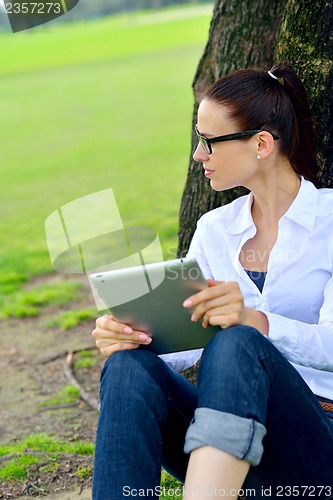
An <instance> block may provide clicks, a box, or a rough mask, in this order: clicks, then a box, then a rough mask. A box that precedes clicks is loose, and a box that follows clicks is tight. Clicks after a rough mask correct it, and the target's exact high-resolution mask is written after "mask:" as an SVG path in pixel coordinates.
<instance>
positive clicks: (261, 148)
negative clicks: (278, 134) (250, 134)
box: [256, 130, 275, 159]
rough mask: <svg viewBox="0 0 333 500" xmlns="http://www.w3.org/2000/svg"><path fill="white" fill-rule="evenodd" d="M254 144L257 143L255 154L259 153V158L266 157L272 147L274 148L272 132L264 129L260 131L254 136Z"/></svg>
mask: <svg viewBox="0 0 333 500" xmlns="http://www.w3.org/2000/svg"><path fill="white" fill-rule="evenodd" d="M256 144H257V151H256V153H257V155H260V157H261V158H263V159H264V158H267V156H269V155H270V154H271V153H272V151H273V149H274V148H275V142H274V139H273V137H272V134H270V133H269V132H266V131H265V130H264V131H263V132H260V133H259V134H258V136H257V137H256Z"/></svg>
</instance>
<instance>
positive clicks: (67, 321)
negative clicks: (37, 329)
mask: <svg viewBox="0 0 333 500" xmlns="http://www.w3.org/2000/svg"><path fill="white" fill-rule="evenodd" d="M89 319H96V309H95V308H88V309H80V310H71V311H65V312H61V313H59V314H58V315H57V316H56V317H54V318H52V319H51V320H50V321H48V322H47V323H46V326H47V327H48V328H54V327H59V328H60V329H61V330H63V331H65V330H70V329H71V328H75V327H76V326H77V325H79V324H80V323H81V322H82V321H87V320H89Z"/></svg>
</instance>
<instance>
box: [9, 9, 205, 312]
mask: <svg viewBox="0 0 333 500" xmlns="http://www.w3.org/2000/svg"><path fill="white" fill-rule="evenodd" d="M212 11H213V5H212V3H209V2H208V3H207V2H198V3H196V4H193V3H190V2H187V1H180V0H174V1H172V0H171V1H170V0H127V1H124V0H94V2H90V1H89V0H80V2H79V4H78V5H77V6H76V7H75V8H73V9H72V10H71V11H70V12H68V14H66V15H64V16H61V17H60V18H58V19H56V20H54V21H52V22H49V23H46V24H44V25H41V26H39V27H36V28H33V29H29V30H26V31H21V32H18V33H12V32H11V29H10V25H9V22H8V19H7V15H6V13H5V12H4V11H3V10H2V11H0V131H1V132H0V134H1V135H0V137H1V148H0V171H1V182H0V200H1V206H2V210H1V218H0V267H1V273H0V291H1V295H0V308H1V305H4V303H5V302H6V296H7V297H8V294H12V292H15V290H17V289H18V288H20V287H21V285H22V283H24V282H26V281H27V280H29V279H30V278H31V277H33V276H36V275H39V274H43V273H48V272H50V271H51V270H52V269H51V264H50V260H49V256H48V251H47V246H46V240H45V233H44V222H45V219H46V218H47V216H48V215H49V214H50V213H51V212H53V211H54V210H56V209H57V208H58V207H60V206H61V205H63V204H65V203H68V202H70V201H72V200H74V199H76V198H79V197H82V196H85V195H87V194H90V193H93V192H96V191H99V190H102V189H106V188H110V187H111V188H112V189H113V190H114V194H115V197H116V200H117V203H118V206H119V209H120V213H121V216H122V219H123V223H124V224H134V225H150V226H152V227H153V228H154V229H155V230H156V231H157V232H158V233H159V235H160V239H161V242H162V246H163V252H164V255H165V258H173V257H174V256H175V253H176V246H177V229H178V210H179V203H180V197H181V193H182V190H183V186H184V182H185V178H186V173H187V165H188V157H189V152H190V137H191V133H190V127H191V114H192V106H193V97H192V90H191V83H192V80H193V76H194V73H195V70H196V67H197V64H198V61H199V58H200V56H201V54H202V52H203V49H204V46H205V43H206V41H207V38H208V29H209V23H210V18H211V15H212Z"/></svg>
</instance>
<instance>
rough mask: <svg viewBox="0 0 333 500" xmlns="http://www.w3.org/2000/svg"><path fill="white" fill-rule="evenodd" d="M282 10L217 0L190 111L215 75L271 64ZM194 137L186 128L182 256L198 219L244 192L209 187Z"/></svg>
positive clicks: (279, 2) (277, 3)
mask: <svg viewBox="0 0 333 500" xmlns="http://www.w3.org/2000/svg"><path fill="white" fill-rule="evenodd" d="M284 8H285V1H284V0H258V1H256V2H254V1H253V0H241V1H240V0H217V1H216V3H215V6H214V12H213V18H212V21H211V26H210V32H209V39H208V42H207V45H206V48H205V51H204V54H203V56H202V58H201V60H200V62H199V66H198V69H197V72H196V75H195V78H194V82H193V90H194V98H195V104H194V112H193V120H192V125H193V126H192V131H193V130H194V125H195V123H196V116H197V109H198V105H199V103H200V99H201V96H202V93H203V91H204V89H205V88H206V87H207V86H208V85H209V84H211V83H212V82H213V81H215V80H216V79H217V78H219V77H221V76H223V75H226V74H228V73H230V72H232V71H235V70H237V69H241V68H250V67H263V68H267V70H268V69H269V68H270V67H271V65H272V63H273V58H274V49H275V45H276V40H277V34H278V30H279V27H280V24H281V19H282V15H283V12H284ZM196 144H197V140H196V137H195V134H194V132H192V147H191V156H190V165H189V170H188V177H187V181H186V185H185V189H184V193H183V197H182V201H181V207H180V217H179V228H180V229H179V246H178V255H179V256H184V255H185V254H186V252H187V250H188V247H189V244H190V241H191V239H192V236H193V233H194V230H195V226H196V221H197V220H198V219H199V217H200V216H201V215H202V214H203V213H205V212H207V211H208V210H211V209H213V208H215V207H217V206H220V205H221V204H226V203H229V202H230V201H232V200H233V199H234V198H236V197H237V196H240V195H241V194H244V193H245V192H246V191H245V189H244V188H236V189H232V190H229V191H224V192H222V193H217V192H215V191H213V190H212V189H211V187H210V185H209V181H208V180H207V179H206V178H205V177H204V175H203V173H202V168H201V166H200V164H198V163H197V162H195V161H194V160H193V159H192V155H193V152H194V150H195V148H196Z"/></svg>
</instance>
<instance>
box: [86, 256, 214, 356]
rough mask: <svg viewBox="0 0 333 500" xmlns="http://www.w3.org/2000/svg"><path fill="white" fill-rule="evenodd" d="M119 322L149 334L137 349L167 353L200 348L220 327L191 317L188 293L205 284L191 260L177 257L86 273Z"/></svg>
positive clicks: (198, 269)
mask: <svg viewBox="0 0 333 500" xmlns="http://www.w3.org/2000/svg"><path fill="white" fill-rule="evenodd" d="M89 278H90V280H91V282H92V283H93V285H94V286H95V288H96V290H97V292H98V293H99V295H100V296H101V297H102V299H103V301H104V303H105V306H106V309H109V310H110V311H111V314H112V315H113V316H114V318H115V319H116V320H118V321H121V322H123V323H125V324H128V325H130V326H131V327H132V328H133V329H135V330H140V331H144V332H147V333H148V334H149V335H150V336H151V337H152V339H153V340H152V342H151V343H150V344H149V345H145V346H143V345H142V346H140V349H146V350H148V351H152V352H155V353H156V354H167V353H170V352H177V351H186V350H189V349H198V348H201V347H204V346H205V345H206V344H207V343H208V342H209V340H211V339H212V337H213V336H214V335H215V333H216V332H217V331H218V330H219V329H220V328H219V327H217V326H208V328H203V326H202V325H201V321H198V322H195V323H194V322H192V321H191V319H190V317H191V314H192V310H191V309H187V308H184V307H183V302H184V300H185V299H186V298H188V297H189V296H190V295H193V294H194V293H196V292H198V291H200V290H202V289H203V288H205V287H207V282H206V280H205V278H204V276H203V274H202V272H201V269H200V267H199V265H198V263H197V261H196V260H195V259H186V258H185V259H176V260H169V261H164V262H157V263H153V264H146V265H145V264H143V265H142V266H136V267H130V268H126V269H118V270H114V271H107V272H102V273H95V274H91V275H90V276H89Z"/></svg>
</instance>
